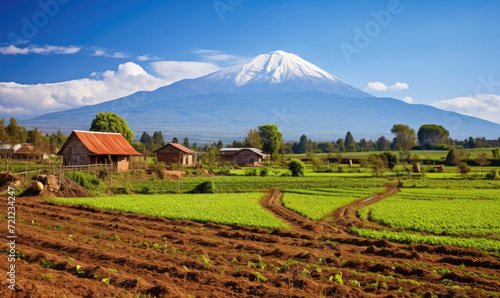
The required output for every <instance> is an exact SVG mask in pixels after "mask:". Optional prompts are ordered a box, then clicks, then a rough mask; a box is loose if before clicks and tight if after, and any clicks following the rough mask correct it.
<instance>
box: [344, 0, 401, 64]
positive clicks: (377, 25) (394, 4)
mask: <svg viewBox="0 0 500 298" xmlns="http://www.w3.org/2000/svg"><path fill="white" fill-rule="evenodd" d="M402 11H403V6H402V5H401V3H400V2H399V1H398V0H390V1H389V2H388V3H387V8H386V9H382V10H380V11H378V12H375V11H373V10H372V11H370V15H371V16H372V18H373V20H371V21H369V22H367V23H366V24H365V26H364V27H362V28H359V27H358V26H356V27H354V38H353V42H352V44H350V43H347V42H341V43H340V45H339V46H340V50H341V51H342V54H343V55H344V58H345V59H346V61H347V63H351V56H352V55H353V54H360V53H361V50H362V49H364V48H366V47H368V46H369V45H370V43H371V42H372V40H373V39H374V38H375V37H377V36H378V35H379V34H380V32H381V31H382V28H386V27H387V26H389V24H390V23H391V21H392V16H393V15H397V14H399V13H401V12H402Z"/></svg>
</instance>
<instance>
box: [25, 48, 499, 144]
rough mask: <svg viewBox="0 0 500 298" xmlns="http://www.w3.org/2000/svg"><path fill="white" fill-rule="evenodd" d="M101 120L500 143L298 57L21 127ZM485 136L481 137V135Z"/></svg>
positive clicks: (233, 134)
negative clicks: (110, 116)
mask: <svg viewBox="0 0 500 298" xmlns="http://www.w3.org/2000/svg"><path fill="white" fill-rule="evenodd" d="M98 112H114V113H117V114H118V115H120V116H122V117H123V118H124V119H125V120H126V121H127V123H128V124H129V126H130V128H131V129H132V130H133V132H134V134H135V136H136V137H138V136H140V134H141V133H142V132H143V131H148V132H153V131H157V130H161V131H163V134H164V135H165V136H166V137H167V138H168V137H173V136H177V137H189V139H190V140H192V141H197V142H211V141H213V140H216V139H223V140H226V141H228V140H231V141H232V139H242V138H243V137H244V135H245V133H246V132H247V131H248V129H250V128H254V127H256V126H257V125H263V124H267V123H275V124H277V125H278V126H279V127H280V130H281V131H282V132H283V133H284V134H285V138H286V139H298V138H299V137H300V135H302V134H306V135H307V136H308V137H310V138H313V139H315V140H330V141H331V140H333V139H337V138H340V137H344V135H345V133H346V132H347V131H351V133H353V135H354V136H355V138H368V139H369V138H371V139H376V138H378V137H379V136H380V135H385V136H386V137H389V136H390V135H391V134H390V128H391V127H392V125H393V124H397V123H404V124H408V125H410V126H411V127H412V128H415V129H416V130H418V128H419V126H420V125H422V124H429V123H431V124H432V123H435V124H439V125H443V126H444V127H445V128H447V129H448V130H449V131H450V135H451V137H453V138H457V139H464V138H467V137H469V136H475V137H476V136H481V137H482V136H485V137H487V138H494V139H496V138H498V137H499V136H500V125H498V124H495V123H492V122H488V121H486V120H483V119H479V118H475V117H470V116H466V115H461V114H458V113H453V112H448V111H444V110H440V109H438V108H435V107H432V106H427V105H418V104H408V103H405V102H403V101H400V100H397V99H393V98H388V97H386V98H378V97H373V96H372V95H370V94H368V93H365V92H363V91H361V90H359V89H357V88H355V87H353V86H350V85H349V84H347V83H345V82H343V81H342V80H340V79H338V78H337V77H335V76H333V75H331V74H329V73H328V72H326V71H324V70H322V69H321V68H319V67H317V66H315V65H313V64H311V63H309V62H307V61H305V60H303V59H302V58H300V57H298V56H297V55H294V54H290V53H286V52H283V51H275V52H272V53H269V54H263V55H259V56H257V57H255V58H253V59H252V60H250V61H249V62H247V63H245V64H241V65H236V66H233V67H229V68H226V69H222V70H219V71H217V72H214V73H211V74H208V75H206V76H202V77H200V78H196V79H185V80H181V81H178V82H175V83H173V84H171V85H167V86H164V87H160V88H158V89H156V90H154V91H141V92H137V93H134V94H132V95H129V96H126V97H122V98H119V99H115V100H111V101H107V102H104V103H100V104H97V105H89V106H83V107H79V108H76V109H72V110H67V111H61V112H54V113H49V114H45V115H41V116H39V117H36V118H34V119H31V120H20V121H19V122H20V123H21V124H22V125H25V126H27V127H34V126H38V127H39V128H40V129H42V130H43V131H44V132H53V131H57V130H58V129H60V128H62V129H63V132H65V133H68V132H70V131H71V130H73V129H88V127H89V126H90V123H91V121H92V119H93V118H95V115H96V114H97V113H98ZM478 132H479V133H478Z"/></svg>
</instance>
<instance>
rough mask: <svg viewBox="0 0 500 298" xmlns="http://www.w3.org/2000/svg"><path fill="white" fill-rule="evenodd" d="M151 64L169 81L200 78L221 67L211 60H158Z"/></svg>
mask: <svg viewBox="0 0 500 298" xmlns="http://www.w3.org/2000/svg"><path fill="white" fill-rule="evenodd" d="M151 66H152V67H153V69H154V70H155V71H156V72H157V73H158V74H160V75H161V77H162V78H163V79H164V80H165V81H167V82H169V83H173V82H176V81H180V80H182V79H194V78H198V77H201V76H204V75H207V74H209V73H212V72H214V71H217V70H219V69H220V67H219V66H217V65H215V64H213V63H210V62H194V61H158V62H153V63H151Z"/></svg>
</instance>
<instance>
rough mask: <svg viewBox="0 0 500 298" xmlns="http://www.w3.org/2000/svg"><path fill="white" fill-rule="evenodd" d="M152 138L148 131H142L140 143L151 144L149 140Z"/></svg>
mask: <svg viewBox="0 0 500 298" xmlns="http://www.w3.org/2000/svg"><path fill="white" fill-rule="evenodd" d="M152 140H153V139H152V138H151V136H150V135H149V133H147V132H143V133H142V136H141V143H143V144H145V145H147V144H151V141H152Z"/></svg>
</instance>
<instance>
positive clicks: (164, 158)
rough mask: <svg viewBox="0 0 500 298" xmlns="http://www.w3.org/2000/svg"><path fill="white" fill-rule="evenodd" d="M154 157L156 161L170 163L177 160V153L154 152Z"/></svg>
mask: <svg viewBox="0 0 500 298" xmlns="http://www.w3.org/2000/svg"><path fill="white" fill-rule="evenodd" d="M156 158H157V159H158V162H164V163H165V164H172V163H178V162H179V153H178V152H177V153H160V152H157V153H156Z"/></svg>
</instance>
